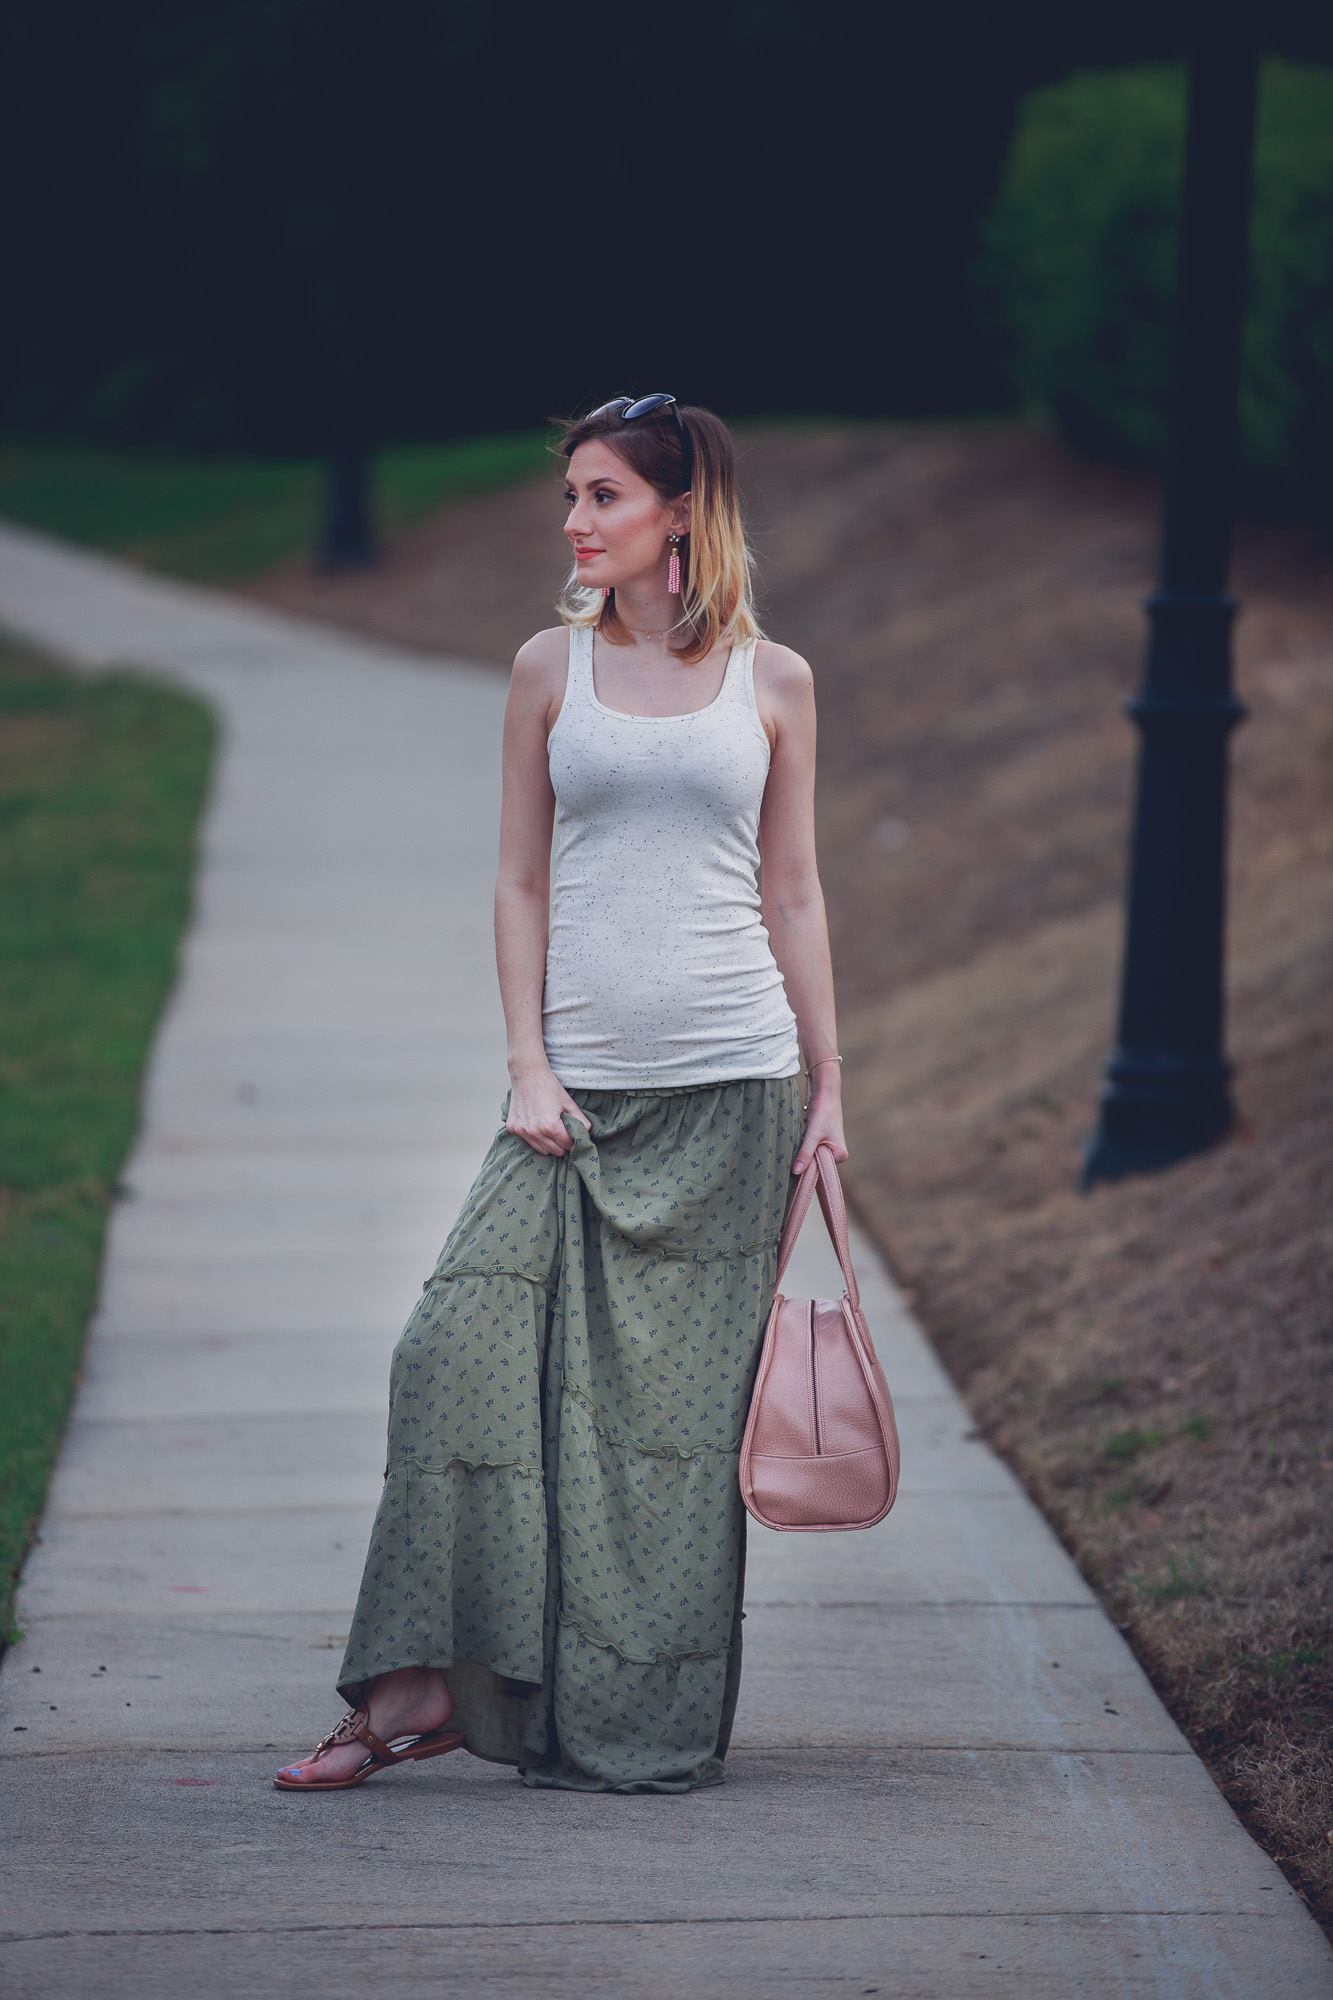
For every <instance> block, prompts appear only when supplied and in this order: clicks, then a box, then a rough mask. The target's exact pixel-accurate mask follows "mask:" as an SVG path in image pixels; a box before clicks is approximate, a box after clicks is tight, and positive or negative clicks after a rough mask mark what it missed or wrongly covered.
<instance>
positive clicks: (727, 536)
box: [555, 403, 763, 666]
mask: <svg viewBox="0 0 1333 2000" xmlns="http://www.w3.org/2000/svg"><path fill="white" fill-rule="evenodd" d="M676 412H678V413H679V417H680V422H679V423H677V421H676V415H675V414H674V413H676ZM593 438H599V439H601V440H602V441H603V442H604V443H606V444H609V445H610V447H611V449H612V451H614V452H615V454H616V456H617V457H618V458H623V459H624V461H625V463H626V465H628V466H629V467H630V469H631V471H633V472H637V473H638V475H639V477H640V479H646V480H647V482H648V484H649V485H650V486H651V487H652V488H653V489H654V491H655V492H656V493H658V494H659V495H660V497H661V498H662V499H663V500H664V501H672V500H679V499H680V497H681V495H682V494H684V493H688V494H689V496H690V532H689V533H688V535H682V537H681V540H680V551H679V553H680V580H681V587H680V602H681V630H682V631H683V632H685V633H687V634H688V637H689V643H688V644H687V645H684V646H679V647H673V649H672V650H673V651H674V652H675V654H676V657H677V658H678V659H680V660H682V661H685V662H686V663H687V664H689V665H691V666H692V665H694V664H695V663H696V662H697V661H699V660H704V659H707V657H708V655H709V654H710V653H711V652H712V650H713V648H714V647H715V646H717V645H720V644H722V643H723V642H726V643H728V644H730V645H733V646H740V645H744V644H746V643H747V642H748V641H749V640H751V639H761V638H762V637H763V633H762V632H761V631H760V629H759V621H758V619H757V618H756V617H755V615H754V601H753V597H752V595H751V582H750V578H751V569H752V565H753V558H752V557H751V554H750V549H749V545H748V543H747V542H746V539H745V523H744V522H743V521H742V519H741V509H740V498H739V495H738V493H737V490H736V454H735V451H734V450H733V448H732V443H731V433H730V432H729V431H728V429H727V427H726V425H725V424H724V423H723V422H722V420H721V418H720V417H715V416H714V415H713V413H712V411H711V410H698V409H694V408H692V407H691V406H690V405H689V404H685V405H681V404H679V403H677V404H667V405H664V407H663V408H662V409H660V410H654V411H652V412H651V413H650V414H649V415H648V416H644V417H637V418H635V420H634V421H633V422H632V423H628V424H627V423H625V422H624V421H623V419H622V418H621V416H620V413H619V411H618V410H616V409H601V410H597V411H595V412H594V413H593V415H592V416H590V417H580V418H577V419H575V420H574V421H572V422H570V423H568V424H567V425H566V426H565V429H564V434H563V436H562V437H561V438H560V440H559V442H558V443H557V445H556V447H555V449H556V451H557V452H558V453H560V454H561V455H562V456H563V457H565V458H571V457H572V456H573V454H574V453H575V452H576V451H577V450H578V448H579V446H580V445H581V444H588V443H590V442H591V440H592V439H593ZM556 610H557V611H558V612H559V613H560V616H561V617H562V618H563V619H564V621H565V623H566V625H581V626H593V627H595V629H596V630H597V631H598V632H600V633H601V634H602V636H603V637H604V638H606V639H609V640H610V641H611V643H612V644H613V645H616V646H626V645H630V644H631V643H632V639H631V635H630V633H629V631H628V630H627V629H626V627H625V625H624V624H623V623H622V621H621V618H620V614H619V612H618V611H617V609H616V598H615V592H614V590H613V591H612V592H611V595H610V596H609V597H603V596H602V593H601V591H600V590H599V589H593V588H590V587H589V586H588V585H587V584H583V583H580V582H579V579H578V564H577V563H576V564H575V565H574V569H573V571H572V572H571V574H570V577H569V581H568V582H567V583H566V585H565V587H564V589H563V591H562V592H561V593H560V597H559V599H558V600H557V603H556Z"/></svg>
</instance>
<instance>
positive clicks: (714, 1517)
mask: <svg viewBox="0 0 1333 2000" xmlns="http://www.w3.org/2000/svg"><path fill="white" fill-rule="evenodd" d="M571 1094H572V1095H574V1096H575V1098H576V1100H577V1102H578V1103H579V1104H580V1105H581V1106H582V1107H583V1109H584V1111H585V1112H586V1113H587V1115H588V1117H589V1119H590V1120H591V1121H592V1131H591V1133H587V1132H585V1131H584V1129H583V1127H582V1126H581V1125H578V1124H576V1123H575V1122H574V1121H573V1120H572V1119H571V1120H569V1121H568V1123H569V1127H570V1130H571V1132H572V1133H573V1135H574V1139H575V1145H574V1150H573V1152H572V1153H570V1154H568V1155H567V1156H566V1157H565V1158H563V1159H559V1160H557V1159H553V1158H549V1157H546V1156H544V1155H542V1154H539V1153H535V1152H534V1151H533V1150H532V1149H531V1147H529V1146H528V1145H526V1144H525V1143H524V1141H523V1140H521V1139H518V1138H515V1137H513V1136H512V1135H511V1134H510V1133H508V1132H505V1131H501V1132H499V1133H498V1134H497V1136H496V1138H495V1141H494V1143H493V1145H492V1146H491V1149H490V1152H489V1153H488V1154H487V1157H486V1160H485V1162H484V1164H483V1166H482V1169H481V1172H480V1174H479V1175H478V1177H477V1179H476V1181H475V1183H474V1184H473V1187H472V1190H471V1193H470V1194H469V1196H468V1199H467V1201H466V1202H465V1204H464V1206H463V1212H462V1214H461V1215H460V1217H459V1219H458V1222H457V1224H456V1225H455V1228H454V1230H453V1233H452V1234H451V1236H450V1238H449V1241H448V1242H447V1243H446V1245H445V1247H444V1250H443V1252H442V1253H441V1256H440V1260H439V1263H438V1264H437V1266H436V1269H435V1272H434V1274H433V1275H432V1277H431V1278H430V1279H429V1280H428V1282H427V1284H426V1287H425V1291H424V1294H423V1297H422V1299H421V1303H420V1304H419V1305H418V1307H417V1309H416V1311H415V1312H414V1313H413V1315H412V1317H411V1319H410V1320H409V1322H408V1324H407V1327H406V1329H405V1331H404V1333H403V1336H402V1338H401V1340H400V1341H399V1343H398V1346H397V1348H396V1349H395V1352H394V1358H393V1369H392V1375H391V1382H390V1410H389V1459H388V1469H387V1473H386V1477H385V1487H384V1495H383V1499H382V1501H381V1503H380V1508H379V1512H378V1514H377V1515H376V1519H375V1526H374V1530H373V1532H372V1534H371V1540H370V1552H369V1555H368V1557H367V1560H366V1570H365V1576H364V1579H363V1582H362V1587H361V1595H360V1599H359V1601H358V1604H357V1609H356V1615H355V1618H354V1620H353V1625H352V1631H351V1636H350V1638H349V1641H348V1646H347V1653H346V1656H345V1658H344V1661H343V1667H342V1671H341V1674H340V1677H339V1687H340V1690H341V1691H342V1693H343V1694H344V1695H345V1696H346V1697H347V1698H348V1699H349V1700H355V1699H356V1698H357V1696H358V1693H359V1691H360V1688H361V1687H362V1685H363V1684H364V1683H365V1682H366V1681H367V1680H369V1679H371V1678H372V1677H373V1676H374V1675H376V1674H381V1673H387V1672H390V1671H392V1670H393V1669H394V1668H397V1667H404V1666H432V1667H440V1668H442V1669H443V1670H444V1672H445V1675H446V1678H447V1680H448V1682H449V1687H450V1692H451V1694H452V1696H453V1699H454V1706H455V1714H456V1718H457V1720H458V1722H459V1724H460V1726H461V1727H463V1728H464V1729H465V1730H466V1732H467V1746H468V1748H469V1749H470V1750H473V1751H474V1752H475V1753H476V1754H478V1755H480V1756H484V1757H492V1758H497V1759H500V1760H501V1761H505V1762H510V1763H516V1764H518V1765H519V1766H520V1769H521V1770H522V1773H523V1776H524V1778H525V1780H526V1782H527V1783H528V1784H531V1785H543V1786H562V1787H568V1788H573V1789H579V1790H612V1791H686V1790H689V1789H691V1788H693V1787H694V1786H696V1785H706V1784H716V1783H718V1782H720V1780H721V1777H722V1764H721V1759H722V1757H723V1755H724V1754H725V1751H726V1746H727V1738H728V1735H729V1733H730V1727H731V1716H732V1713H733V1711H734V1708H735V1701H736V1693H737V1688H738V1685H739V1673H740V1594H741V1581H742V1577H741V1572H742V1563H743V1528H744V1512H743V1508H742V1503H741V1498H740V1491H739V1486H738V1480H737V1463H738V1458H739V1453H740V1444H741V1436H742V1433H743V1431H744V1428H745V1418H746V1413H747V1410H748V1406H749V1395H750V1386H751V1383H752V1380H753V1376H754V1369H755V1364H756V1361H757V1359H758V1347H759V1339H760V1334H761V1331H762V1321H763V1317H764V1314H765V1313H766V1311H767V1308H768V1305H769V1302H770V1299H771V1297H772V1290H773V1283H774V1276H775V1269H776V1243H777V1237H778V1234H779V1231H780V1229H781V1225H782V1217H783V1212H784V1209H785V1206H786V1201H787V1195H788V1191H789V1188H790V1184H791V1183H790V1173H791V1162H792V1159H793V1158H794V1156H795V1153H796V1150H797V1147H798V1145H799V1143H800V1137H801V1123H802V1118H801V1106H800V1098H799V1092H798V1086H797V1079H796V1078H794V1077H784V1078H780V1079H762V1080H760V1079H752V1080H745V1081H741V1082H735V1083H725V1084H717V1085H711V1086H705V1087H702V1088H698V1089H677V1090H669V1091H664V1092H657V1093H644V1092H621V1091H607V1090H588V1091H575V1092H573V1093H571Z"/></svg>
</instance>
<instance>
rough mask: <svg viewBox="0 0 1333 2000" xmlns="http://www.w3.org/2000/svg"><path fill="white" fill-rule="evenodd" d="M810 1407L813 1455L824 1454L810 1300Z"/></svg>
mask: <svg viewBox="0 0 1333 2000" xmlns="http://www.w3.org/2000/svg"><path fill="white" fill-rule="evenodd" d="M810 1408H811V1411H812V1412H813V1414H814V1419H815V1457H816V1458H822V1457H823V1456H824V1445H823V1440H822V1439H821V1438H820V1435H819V1377H818V1375H817V1374H816V1373H815V1302H814V1300H813V1299H811V1301H810Z"/></svg>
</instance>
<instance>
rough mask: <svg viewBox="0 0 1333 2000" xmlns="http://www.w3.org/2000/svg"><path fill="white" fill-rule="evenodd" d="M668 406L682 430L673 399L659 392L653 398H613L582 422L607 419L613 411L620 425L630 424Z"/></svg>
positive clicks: (678, 412)
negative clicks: (596, 418)
mask: <svg viewBox="0 0 1333 2000" xmlns="http://www.w3.org/2000/svg"><path fill="white" fill-rule="evenodd" d="M668 404H670V406H671V414H672V416H673V417H674V418H675V419H676V422H677V423H678V424H680V428H681V429H682V430H684V428H685V426H684V424H681V423H680V411H679V410H678V409H677V408H676V399H675V397H674V396H668V395H664V394H663V393H661V392H660V391H659V393H658V394H657V395H655V396H638V397H634V396H613V397H612V399H611V401H610V402H609V403H603V404H601V406H600V407H599V408H598V409H595V410H593V411H591V412H590V415H589V417H587V418H585V419H584V421H585V423H586V422H588V421H590V418H591V417H609V416H610V415H611V414H612V412H613V411H614V412H615V413H616V414H617V415H618V416H619V418H620V421H621V423H622V424H632V423H633V422H634V421H635V419H636V418H637V417H651V416H652V415H653V413H654V411H656V410H664V409H666V407H667V405H668Z"/></svg>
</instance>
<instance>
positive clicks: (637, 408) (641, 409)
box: [620, 395, 676, 424]
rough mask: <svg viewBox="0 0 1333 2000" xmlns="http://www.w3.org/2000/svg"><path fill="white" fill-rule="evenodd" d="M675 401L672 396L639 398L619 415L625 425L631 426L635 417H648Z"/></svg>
mask: <svg viewBox="0 0 1333 2000" xmlns="http://www.w3.org/2000/svg"><path fill="white" fill-rule="evenodd" d="M675 400H676V399H675V397H674V396H662V395H658V396H640V398H639V400H638V402H637V403H631V404H630V406H629V408H628V409H626V410H622V411H621V412H620V414H621V417H622V419H623V420H624V422H625V423H627V424H632V423H633V422H634V419H635V418H636V417H650V416H651V415H652V414H653V411H654V410H663V409H665V408H666V406H667V404H668V403H674V402H675Z"/></svg>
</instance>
